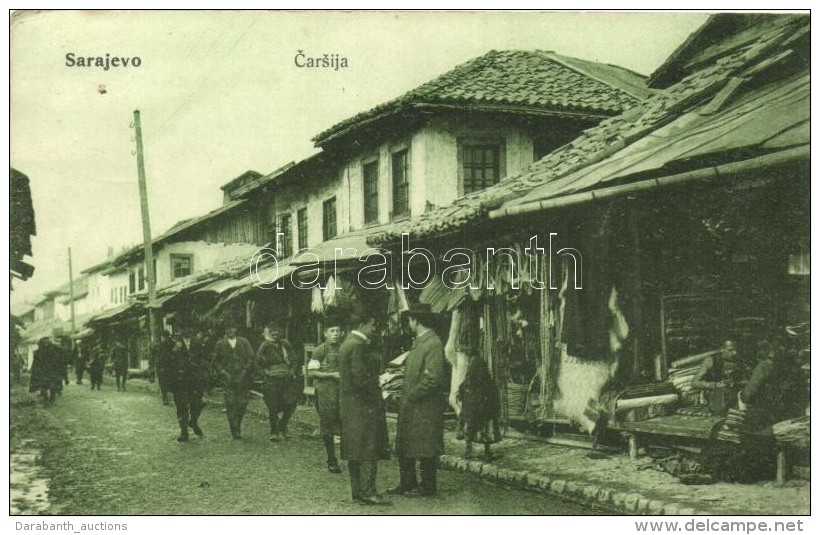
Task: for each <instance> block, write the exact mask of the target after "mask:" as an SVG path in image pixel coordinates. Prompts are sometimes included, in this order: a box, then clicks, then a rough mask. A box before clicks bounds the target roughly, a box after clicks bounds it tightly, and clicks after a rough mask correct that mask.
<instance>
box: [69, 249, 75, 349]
mask: <svg viewBox="0 0 820 535" xmlns="http://www.w3.org/2000/svg"><path fill="white" fill-rule="evenodd" d="M68 299H69V301H68V302H69V306H70V307H71V339H72V344H73V340H74V334H75V333H76V332H77V325H76V324H75V322H74V270H73V268H72V265H71V247H69V248H68Z"/></svg>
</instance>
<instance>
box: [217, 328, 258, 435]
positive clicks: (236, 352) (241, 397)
mask: <svg viewBox="0 0 820 535" xmlns="http://www.w3.org/2000/svg"><path fill="white" fill-rule="evenodd" d="M254 360H255V355H254V353H253V349H252V348H251V344H250V342H248V340H247V339H246V338H242V337H241V336H237V335H236V327H235V326H234V325H228V326H227V327H226V328H225V338H222V339H221V340H219V341H218V342H217V343H216V345H215V346H214V367H215V369H216V374H217V377H218V378H219V380H220V382H221V383H222V386H223V387H224V388H225V411H226V412H227V414H228V426H229V427H230V429H231V436H232V437H233V438H236V439H239V438H242V418H244V417H245V411H246V410H247V408H248V401H249V396H250V388H251V379H252V375H253V367H254Z"/></svg>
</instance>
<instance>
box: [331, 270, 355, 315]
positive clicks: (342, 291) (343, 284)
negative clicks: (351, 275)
mask: <svg viewBox="0 0 820 535" xmlns="http://www.w3.org/2000/svg"><path fill="white" fill-rule="evenodd" d="M357 302H358V299H357V296H356V290H355V286H354V285H353V284H352V283H351V282H350V281H348V279H346V278H345V277H342V276H340V277H336V291H335V292H334V294H333V304H334V305H335V306H337V307H339V308H344V309H348V310H350V309H352V308H353V307H354V306H355V305H356V303H357Z"/></svg>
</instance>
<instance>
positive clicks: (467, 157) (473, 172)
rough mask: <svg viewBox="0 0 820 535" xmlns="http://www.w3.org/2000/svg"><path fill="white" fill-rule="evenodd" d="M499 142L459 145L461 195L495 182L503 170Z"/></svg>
mask: <svg viewBox="0 0 820 535" xmlns="http://www.w3.org/2000/svg"><path fill="white" fill-rule="evenodd" d="M502 146H503V144H501V143H464V144H462V145H461V151H460V156H461V166H460V167H461V169H460V171H461V187H462V191H461V194H462V195H466V194H468V193H473V192H474V191H480V190H483V189H484V188H488V187H490V186H492V185H493V184H497V183H498V181H499V180H500V179H501V175H502V173H503V172H504V166H503V161H502V155H503V151H502V150H501V147H502Z"/></svg>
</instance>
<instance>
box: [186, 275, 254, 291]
mask: <svg viewBox="0 0 820 535" xmlns="http://www.w3.org/2000/svg"><path fill="white" fill-rule="evenodd" d="M242 285H243V282H242V279H233V278H231V279H219V280H217V281H214V282H212V283H210V284H208V285H207V286H203V287H202V288H197V289H196V290H194V291H193V292H191V293H195V294H204V293H215V294H222V293H225V292H227V291H229V290H233V289H236V288H239V287H241V286H242Z"/></svg>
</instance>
